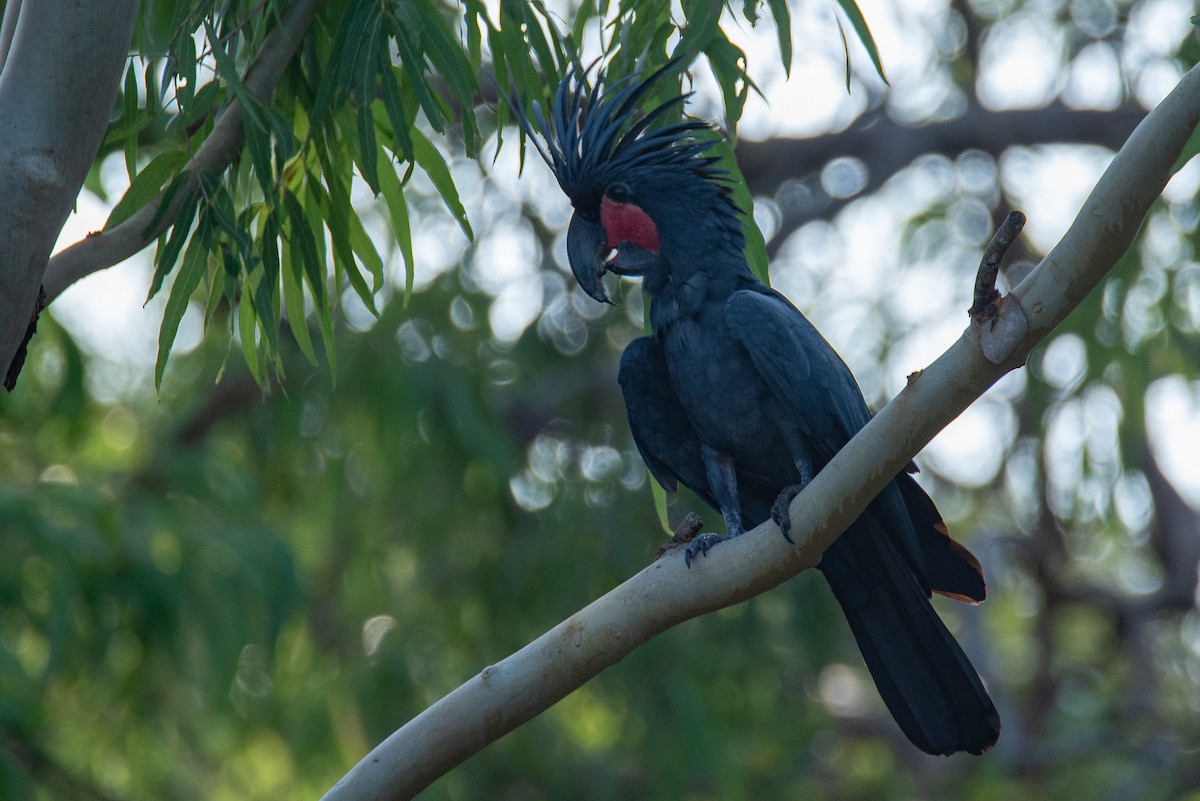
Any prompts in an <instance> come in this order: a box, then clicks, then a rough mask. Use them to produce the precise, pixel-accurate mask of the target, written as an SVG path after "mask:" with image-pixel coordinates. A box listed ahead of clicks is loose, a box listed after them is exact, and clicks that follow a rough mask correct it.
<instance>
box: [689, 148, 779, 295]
mask: <svg viewBox="0 0 1200 801" xmlns="http://www.w3.org/2000/svg"><path fill="white" fill-rule="evenodd" d="M704 135H707V136H711V137H714V138H716V139H719V140H720V141H718V142H717V144H715V145H713V146H712V147H711V148H710V149H709V151H708V152H709V153H710V154H712V155H713V156H715V157H716V158H717V163H716V166H717V167H719V168H720V169H722V170H725V171H726V172H728V173H729V186H730V187H731V188H732V190H733V203H734V205H735V206H737V207H738V210H739V212H740V216H741V218H742V233H743V234H744V235H745V237H746V249H745V253H746V261H747V263H749V265H750V270H751V271H752V272H753V273H754V275H755V276H757V277H758V280H760V281H762V282H763V283H764V284H766V285H767V286H770V285H771V274H770V270H769V269H768V265H769V260H768V258H767V244H766V241H765V240H764V239H763V235H762V231H761V230H760V229H759V227H758V224H757V223H756V222H754V196H753V195H751V194H750V190H749V189H747V188H746V179H745V177H744V176H743V175H742V171H741V169H740V168H739V167H738V163H737V158H736V157H735V156H734V153H733V148H732V147H731V146H730V144H729V142H728V141H727V140H726V139H725V137H723V136H721V135H720V134H719V133H717V132H716V131H712V132H710V133H708V134H704Z"/></svg>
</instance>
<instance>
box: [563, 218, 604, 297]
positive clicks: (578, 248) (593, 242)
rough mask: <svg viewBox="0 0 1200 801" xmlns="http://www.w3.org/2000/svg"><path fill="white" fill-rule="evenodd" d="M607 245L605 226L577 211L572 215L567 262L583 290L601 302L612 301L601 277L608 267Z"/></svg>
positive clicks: (568, 229)
mask: <svg viewBox="0 0 1200 801" xmlns="http://www.w3.org/2000/svg"><path fill="white" fill-rule="evenodd" d="M607 246H608V237H607V236H606V235H605V233H604V226H602V225H601V224H600V223H593V222H588V221H587V220H585V219H583V217H580V216H579V214H578V213H576V214H574V215H572V216H571V225H570V227H568V228H567V261H569V262H570V263H571V272H573V273H575V280H576V281H578V282H579V286H581V287H582V288H583V291H584V292H586V293H588V296H589V297H591V298H593V299H595V300H598V301H600V302H601V303H612V301H611V300H609V298H608V294H607V293H606V292H605V291H604V283H603V281H602V280H601V279H603V278H604V273H605V272H606V271H607V270H608V265H607V264H606V263H605V257H606V255H607V254H606V253H605V252H604V251H605V249H606V248H607Z"/></svg>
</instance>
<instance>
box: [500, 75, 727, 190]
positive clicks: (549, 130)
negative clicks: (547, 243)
mask: <svg viewBox="0 0 1200 801" xmlns="http://www.w3.org/2000/svg"><path fill="white" fill-rule="evenodd" d="M679 62H680V59H678V58H675V59H672V60H670V61H668V62H667V63H666V64H665V65H663V66H662V67H660V68H659V69H657V70H656V71H654V72H653V73H651V74H650V75H649V76H645V77H643V75H644V74H633V75H627V76H625V77H624V78H621V79H619V80H617V81H614V82H613V83H611V84H606V80H605V78H606V76H605V73H604V71H603V70H599V71H597V74H596V82H595V85H594V86H593V85H590V83H589V81H588V73H589V72H590V71H591V68H590V67H589V68H587V69H584V68H583V67H582V66H580V65H579V64H578V63H575V64H573V65H572V66H571V67H570V68H569V69H568V70H567V72H566V74H565V75H564V76H563V79H562V81H561V82H560V83H559V85H558V89H557V90H556V92H555V96H554V107H553V109H551V113H550V118H549V119H547V117H546V115H545V113H544V112H543V111H542V107H541V104H539V103H538V102H537V101H534V103H533V114H534V120H535V121H536V123H537V129H536V130H535V128H534V126H533V125H532V124H531V121H530V120H529V119H528V118H527V117H526V116H525V115H524V114H523V113H520V111H519V107H518V113H517V115H516V116H517V119H518V121H519V122H520V125H521V128H522V129H523V130H524V131H525V134H526V135H527V136H528V137H529V141H531V142H532V143H533V145H534V147H535V148H536V149H537V151H538V154H539V155H540V156H541V157H542V159H543V160H544V161H545V162H546V164H547V165H549V167H550V169H551V170H552V171H553V172H554V175H555V177H556V178H557V179H558V183H559V186H561V187H562V190H563V192H565V193H566V194H567V196H568V197H570V198H571V202H572V204H573V205H575V207H576V208H577V209H578V208H580V206H581V204H583V205H587V204H588V203H589V201H590V200H595V201H597V202H598V201H599V195H600V193H601V192H602V191H603V190H604V187H605V186H606V185H607V184H609V183H610V182H612V181H615V180H619V179H620V177H621V176H622V175H627V174H630V173H631V172H633V171H635V170H639V169H644V168H649V167H658V166H665V165H681V166H685V167H687V168H689V169H691V170H693V171H694V172H696V173H697V174H699V175H700V176H701V177H703V178H705V179H709V180H714V181H717V182H723V180H724V179H725V177H726V173H725V171H724V170H721V169H719V168H717V167H715V166H714V163H715V162H716V159H714V158H712V157H709V156H706V155H705V151H707V150H708V149H709V148H710V147H711V146H712V145H713V144H715V141H716V138H715V137H712V138H700V137H697V136H696V135H695V132H696V131H702V130H703V131H707V130H712V128H711V126H710V125H709V124H708V123H707V122H704V121H703V120H694V119H681V120H679V121H676V122H673V123H670V124H667V125H664V126H662V127H659V128H653V127H652V126H654V124H655V123H656V122H659V121H661V120H662V119H663V118H664V117H666V116H667V115H668V114H670V113H671V112H672V111H673V110H678V109H679V108H680V107H681V106H682V105H683V103H684V102H685V101H686V100H687V99H688V97H690V96H691V93H690V92H689V93H687V94H682V95H678V96H676V97H673V98H671V99H670V100H667V101H666V102H664V103H662V104H660V105H658V106H657V107H655V108H654V109H652V110H651V111H649V112H647V113H642V112H641V111H640V110H639V108H638V104H639V103H640V102H641V101H642V100H643V99H644V98H645V97H646V95H647V94H648V93H649V91H650V90H651V88H652V87H653V86H654V84H655V82H656V81H658V80H659V79H660V78H662V77H663V76H664V75H667V74H668V73H670V72H672V71H673V70H674V69H675V68H676V67H677V66H678V64H679ZM677 113H681V112H678V111H677ZM539 134H540V136H539Z"/></svg>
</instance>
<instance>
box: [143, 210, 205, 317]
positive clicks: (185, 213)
mask: <svg viewBox="0 0 1200 801" xmlns="http://www.w3.org/2000/svg"><path fill="white" fill-rule="evenodd" d="M195 216H196V195H190V196H189V197H188V198H187V199H186V200H185V201H183V207H182V208H181V209H180V210H179V214H178V215H177V216H176V217H175V223H174V225H172V226H171V235H170V236H169V237H168V238H167V244H166V245H164V246H163V247H161V248H159V250H158V263H157V264H155V266H154V277H153V278H152V279H151V281H150V294H148V295H146V302H147V303H149V302H150V298H152V297H154V296H155V295H156V294H158V290H160V289H162V284H163V279H164V278H166V277H167V274H168V273H170V272H171V270H172V269H173V268H174V267H175V261H176V260H177V259H178V258H179V254H180V252H181V251H182V250H183V243H184V241H185V240H186V239H187V236H188V232H189V231H191V230H192V219H193V218H194V217H195Z"/></svg>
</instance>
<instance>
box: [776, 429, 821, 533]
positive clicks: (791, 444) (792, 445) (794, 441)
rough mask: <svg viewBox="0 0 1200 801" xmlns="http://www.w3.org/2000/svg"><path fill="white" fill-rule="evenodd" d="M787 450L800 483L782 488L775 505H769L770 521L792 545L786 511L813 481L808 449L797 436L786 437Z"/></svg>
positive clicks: (789, 520) (788, 513)
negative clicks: (794, 465)
mask: <svg viewBox="0 0 1200 801" xmlns="http://www.w3.org/2000/svg"><path fill="white" fill-rule="evenodd" d="M786 439H787V445H788V449H789V450H790V451H791V452H792V461H793V462H795V464H796V471H797V472H798V473H799V474H800V483H798V484H792V485H791V486H787V487H784V488H783V492H781V493H779V497H778V498H776V499H775V503H773V504H771V519H772V520H774V521H775V525H777V526H779V530H780V531H781V532H783V538H784V539H785V540H787V541H788V542H790V543H792V544H793V545H795V544H796V541H795V540H793V539H792V534H791V528H792V518H791V514H790V512H789V511H788V510H789V508H790V507H791V505H792V499H793V498H795V497H796V496H797V495H799V494H800V490H802V489H804V488H805V487H807V486H808V483H809V482H810V481H812V479H813V469H812V460H811V459H810V458H809V455H808V447H807V446H806V445H805V444H804V441H803V440H801V439H800V438H799V437H798V436H790V437H787V438H786Z"/></svg>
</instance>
